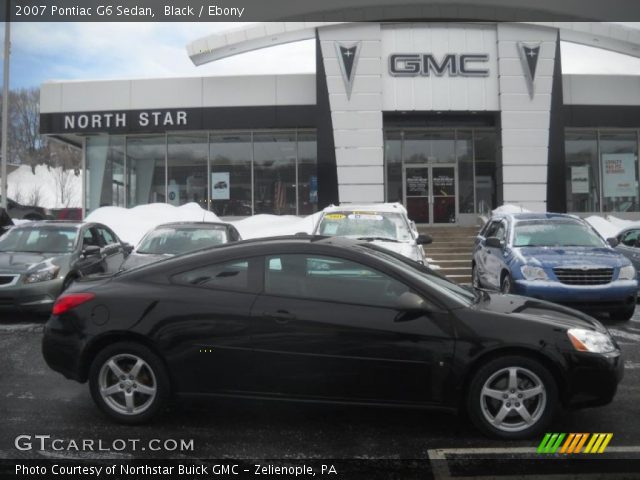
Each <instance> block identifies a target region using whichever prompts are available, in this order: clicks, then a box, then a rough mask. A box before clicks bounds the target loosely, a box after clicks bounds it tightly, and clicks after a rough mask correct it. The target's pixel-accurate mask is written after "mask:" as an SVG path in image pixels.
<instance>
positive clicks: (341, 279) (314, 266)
mask: <svg viewBox="0 0 640 480" xmlns="http://www.w3.org/2000/svg"><path fill="white" fill-rule="evenodd" d="M264 290H265V293H266V294H269V295H282V296H293V297H302V298H310V299H317V300H327V301H331V302H344V303H351V304H361V305H373V306H380V307H391V308H392V307H394V306H395V304H396V301H397V298H398V297H399V296H400V295H402V294H403V293H405V292H409V291H410V290H411V289H410V288H409V287H408V286H407V285H405V284H403V283H402V282H399V281H397V280H395V279H394V278H391V277H389V276H388V275H385V274H383V273H382V272H379V271H377V270H374V269H371V268H369V267H366V266H364V265H361V264H359V263H356V262H352V261H350V260H345V259H342V258H336V257H325V256H320V255H297V254H282V255H273V256H269V257H266V262H265V280H264Z"/></svg>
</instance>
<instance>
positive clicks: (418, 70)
mask: <svg viewBox="0 0 640 480" xmlns="http://www.w3.org/2000/svg"><path fill="white" fill-rule="evenodd" d="M488 60H489V55H488V54H486V53H467V54H456V53H447V54H445V55H443V57H442V58H441V59H437V58H436V57H435V55H433V54H431V53H424V54H420V53H395V54H393V55H389V73H390V74H391V75H393V76H394V77H416V76H419V75H422V76H425V77H428V76H430V75H431V74H432V73H433V74H434V75H436V76H438V77H441V76H443V75H445V74H446V75H449V76H452V77H486V76H488V75H489V69H488V68H486V67H483V65H482V64H484V63H486V62H487V61H488Z"/></svg>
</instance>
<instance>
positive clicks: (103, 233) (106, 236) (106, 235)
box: [98, 228, 117, 245]
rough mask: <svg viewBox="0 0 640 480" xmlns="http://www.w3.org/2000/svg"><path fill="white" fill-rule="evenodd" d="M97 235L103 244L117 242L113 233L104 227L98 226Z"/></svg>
mask: <svg viewBox="0 0 640 480" xmlns="http://www.w3.org/2000/svg"><path fill="white" fill-rule="evenodd" d="M98 235H99V236H100V239H101V240H102V244H103V245H112V244H114V243H117V242H116V240H115V238H114V235H113V234H112V233H111V232H110V231H109V230H107V229H106V228H98Z"/></svg>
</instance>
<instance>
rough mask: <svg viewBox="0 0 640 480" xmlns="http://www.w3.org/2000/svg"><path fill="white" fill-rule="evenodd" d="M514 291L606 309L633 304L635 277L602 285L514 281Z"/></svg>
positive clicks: (551, 300)
mask: <svg viewBox="0 0 640 480" xmlns="http://www.w3.org/2000/svg"><path fill="white" fill-rule="evenodd" d="M514 293H517V294H518V295H524V296H527V297H533V298H539V299H540V300H547V301H549V302H555V303H561V304H565V305H570V306H575V307H576V308H581V309H583V308H584V309H590V310H598V309H603V310H610V309H612V308H624V307H625V306H626V305H628V306H630V305H632V304H634V303H635V301H636V297H637V295H638V282H637V280H616V281H613V282H611V283H608V284H606V285H566V284H563V283H560V282H554V281H544V282H543V281H527V280H516V281H515V282H514Z"/></svg>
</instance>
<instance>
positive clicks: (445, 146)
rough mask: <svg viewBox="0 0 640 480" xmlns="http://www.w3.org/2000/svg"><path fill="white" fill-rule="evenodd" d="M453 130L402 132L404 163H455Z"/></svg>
mask: <svg viewBox="0 0 640 480" xmlns="http://www.w3.org/2000/svg"><path fill="white" fill-rule="evenodd" d="M454 139H455V133H454V131H453V130H426V131H425V130H421V131H407V132H405V134H404V146H403V156H404V163H455V162H456V145H455V140H454Z"/></svg>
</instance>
